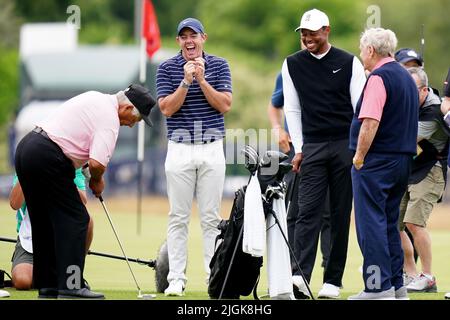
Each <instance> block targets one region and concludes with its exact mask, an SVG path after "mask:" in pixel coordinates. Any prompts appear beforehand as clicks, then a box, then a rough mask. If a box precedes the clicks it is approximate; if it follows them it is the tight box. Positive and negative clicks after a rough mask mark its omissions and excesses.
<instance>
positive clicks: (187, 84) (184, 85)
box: [180, 79, 191, 89]
mask: <svg viewBox="0 0 450 320" xmlns="http://www.w3.org/2000/svg"><path fill="white" fill-rule="evenodd" d="M190 86H191V85H190V84H189V83H187V82H186V81H184V79H183V80H181V82H180V87H182V88H185V89H189V87H190Z"/></svg>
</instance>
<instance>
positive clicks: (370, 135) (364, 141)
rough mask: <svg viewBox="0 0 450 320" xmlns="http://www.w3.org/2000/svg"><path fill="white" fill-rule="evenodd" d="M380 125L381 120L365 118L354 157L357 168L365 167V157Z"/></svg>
mask: <svg viewBox="0 0 450 320" xmlns="http://www.w3.org/2000/svg"><path fill="white" fill-rule="evenodd" d="M379 125H380V122H379V121H378V120H375V119H370V118H365V119H364V120H363V123H362V125H361V129H360V131H359V136H358V145H357V146H356V152H355V156H354V157H353V164H354V165H355V169H356V170H359V169H361V168H362V167H363V165H364V158H365V157H366V155H367V152H368V151H369V149H370V146H371V145H372V142H373V139H374V138H375V135H376V133H377V131H378V126H379Z"/></svg>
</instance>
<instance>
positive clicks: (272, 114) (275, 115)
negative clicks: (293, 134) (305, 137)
mask: <svg viewBox="0 0 450 320" xmlns="http://www.w3.org/2000/svg"><path fill="white" fill-rule="evenodd" d="M283 114H284V113H283V109H282V108H275V107H274V106H273V105H272V103H271V102H270V103H269V106H268V107H267V115H268V116H269V121H270V125H271V126H272V129H273V130H276V134H277V135H278V144H279V146H280V149H281V151H282V152H285V153H288V152H289V150H290V146H289V142H290V138H289V134H288V133H287V132H286V131H285V130H284V129H283V126H282V121H283Z"/></svg>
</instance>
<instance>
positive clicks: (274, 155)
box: [260, 150, 289, 168]
mask: <svg viewBox="0 0 450 320" xmlns="http://www.w3.org/2000/svg"><path fill="white" fill-rule="evenodd" d="M288 158H289V157H288V155H287V154H285V153H283V152H280V151H274V150H267V151H266V152H265V153H264V155H263V156H262V158H261V162H260V164H261V167H263V168H265V167H270V166H271V165H272V163H273V161H278V163H280V162H283V161H284V160H287V159H288Z"/></svg>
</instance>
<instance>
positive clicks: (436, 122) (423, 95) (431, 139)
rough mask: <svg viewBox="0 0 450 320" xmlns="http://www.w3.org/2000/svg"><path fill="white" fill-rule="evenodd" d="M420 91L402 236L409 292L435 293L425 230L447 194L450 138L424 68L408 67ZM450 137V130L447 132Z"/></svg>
mask: <svg viewBox="0 0 450 320" xmlns="http://www.w3.org/2000/svg"><path fill="white" fill-rule="evenodd" d="M407 70H408V71H409V73H410V74H411V75H412V77H413V79H414V81H415V82H416V86H417V90H418V92H419V128H418V137H417V142H418V150H419V151H418V154H417V157H415V158H414V161H413V165H412V170H411V175H410V176H409V181H408V188H407V191H406V193H405V195H404V196H403V198H402V201H401V203H400V219H399V227H400V236H401V239H402V248H403V252H404V258H405V261H404V272H405V273H406V275H405V277H404V284H405V285H406V288H407V289H408V292H436V291H437V287H436V279H435V277H434V276H433V274H432V270H431V265H432V252H431V237H430V235H429V233H428V231H427V229H426V226H427V221H428V219H429V218H430V214H431V212H432V210H433V207H434V205H435V204H436V203H437V202H438V200H439V199H440V198H441V197H442V195H443V193H444V187H445V181H446V178H447V154H448V139H449V136H448V135H447V133H446V131H445V123H444V121H443V119H442V114H441V110H440V107H441V99H440V98H439V96H437V95H435V94H434V93H433V91H432V90H431V89H430V88H429V87H428V77H427V74H426V73H425V71H424V70H423V69H421V68H416V67H413V68H408V69H407ZM447 131H448V134H449V135H450V129H449V130H447ZM405 227H406V228H407V229H408V230H409V231H410V232H411V234H412V235H413V238H414V246H415V248H416V249H417V252H418V254H419V257H420V261H421V265H422V273H420V274H418V273H417V269H416V264H415V262H414V252H413V243H412V242H411V240H410V239H409V237H408V236H407V235H406V233H405Z"/></svg>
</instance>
